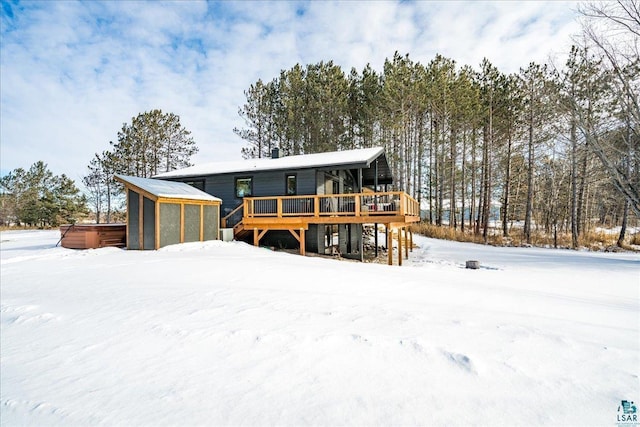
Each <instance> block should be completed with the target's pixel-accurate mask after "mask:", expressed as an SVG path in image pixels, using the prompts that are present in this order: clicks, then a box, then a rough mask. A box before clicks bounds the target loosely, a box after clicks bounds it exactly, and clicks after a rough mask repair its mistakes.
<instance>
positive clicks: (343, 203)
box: [222, 191, 420, 265]
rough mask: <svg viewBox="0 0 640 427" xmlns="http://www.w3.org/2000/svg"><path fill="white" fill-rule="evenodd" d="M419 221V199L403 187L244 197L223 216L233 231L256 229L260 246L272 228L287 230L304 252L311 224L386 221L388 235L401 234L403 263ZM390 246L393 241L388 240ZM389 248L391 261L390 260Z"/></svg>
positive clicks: (254, 234) (223, 222)
mask: <svg viewBox="0 0 640 427" xmlns="http://www.w3.org/2000/svg"><path fill="white" fill-rule="evenodd" d="M419 221H420V206H419V204H418V202H417V201H416V200H415V199H414V198H412V197H411V196H409V195H408V194H406V193H404V192H401V191H394V192H379V193H376V192H367V193H352V194H327V195H303V196H271V197H245V198H244V201H243V204H242V205H240V206H238V208H236V209H235V210H234V211H233V212H231V213H230V214H229V215H227V216H226V217H225V218H223V219H222V227H223V228H227V227H233V228H234V235H235V236H238V235H240V234H242V233H249V232H253V241H254V244H255V245H256V246H257V245H258V244H259V242H260V239H261V238H262V236H264V234H265V233H266V232H267V231H269V230H288V231H289V232H291V234H292V235H293V236H294V237H295V238H296V240H298V241H299V242H300V253H301V254H304V253H305V244H304V239H305V235H304V234H305V231H306V230H308V229H309V224H365V223H366V224H372V223H377V224H383V225H385V227H386V228H387V230H388V231H391V233H388V234H389V235H393V230H394V229H396V230H397V232H398V235H399V236H401V235H402V231H404V232H405V234H404V238H402V237H399V238H398V239H399V240H398V242H399V251H398V263H399V264H400V265H401V264H402V259H401V258H402V257H401V252H402V242H401V240H403V239H404V246H405V252H406V255H407V256H408V249H409V236H410V229H409V227H410V225H411V224H413V223H415V222H419ZM387 247H391V242H390V241H389V242H387ZM391 261H392V259H391V251H389V264H391Z"/></svg>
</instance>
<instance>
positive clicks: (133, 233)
mask: <svg viewBox="0 0 640 427" xmlns="http://www.w3.org/2000/svg"><path fill="white" fill-rule="evenodd" d="M127 200H128V202H127V203H128V205H127V218H128V219H127V247H128V248H129V249H142V248H141V247H140V237H139V232H140V229H139V223H140V218H139V212H140V210H139V209H140V206H139V203H138V193H136V192H135V191H132V190H129V191H128V197H127Z"/></svg>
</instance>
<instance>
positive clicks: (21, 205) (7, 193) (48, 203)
mask: <svg viewBox="0 0 640 427" xmlns="http://www.w3.org/2000/svg"><path fill="white" fill-rule="evenodd" d="M85 214H86V199H85V196H84V195H83V194H82V193H81V192H80V190H79V189H78V188H77V187H76V185H75V183H74V182H73V180H72V179H70V178H69V177H67V176H66V175H64V174H62V175H54V174H53V173H52V172H51V171H50V170H49V168H48V167H47V165H46V164H45V163H44V162H42V161H38V162H36V163H34V164H33V165H32V166H31V167H30V168H29V169H28V170H24V169H22V168H18V169H15V170H13V171H11V172H9V173H8V174H7V175H5V176H3V177H2V178H0V225H3V226H7V225H13V224H15V225H18V226H22V225H24V226H30V227H41V228H45V227H52V226H58V225H60V224H63V223H75V222H76V220H77V219H78V218H80V217H82V216H84V215H85Z"/></svg>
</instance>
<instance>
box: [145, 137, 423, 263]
mask: <svg viewBox="0 0 640 427" xmlns="http://www.w3.org/2000/svg"><path fill="white" fill-rule="evenodd" d="M154 178H155V179H162V180H172V181H179V182H182V183H186V184H189V185H191V186H193V187H195V188H198V189H200V190H203V191H204V192H206V193H208V194H212V195H215V196H216V197H220V198H221V199H222V204H221V215H223V216H224V217H223V218H222V227H223V228H227V227H233V229H234V236H235V237H236V238H237V239H249V240H253V243H254V244H255V245H258V244H259V243H260V242H263V243H268V244H271V245H274V246H289V245H291V244H292V243H293V244H295V245H296V246H298V247H299V248H300V253H302V254H304V253H305V252H306V251H311V252H317V253H321V254H331V253H336V252H338V253H340V254H341V255H342V256H344V257H349V258H356V259H362V257H363V232H362V231H363V224H374V223H377V224H383V225H384V226H385V227H386V229H387V231H388V232H387V236H388V246H390V239H391V236H392V234H393V233H390V232H389V231H392V230H398V231H399V232H402V231H406V230H408V228H409V227H410V225H411V224H412V223H414V222H418V221H419V207H418V203H417V201H416V200H415V199H413V198H412V197H410V196H409V195H408V194H406V193H404V192H401V191H380V190H382V189H387V188H388V185H390V184H392V183H393V179H392V175H391V170H390V168H389V164H388V162H387V159H386V156H385V152H384V149H383V148H379V147H378V148H366V149H357V150H346V151H337V152H330V153H318V154H305V155H296V156H286V157H280V156H279V152H278V150H277V149H276V150H274V151H273V154H272V156H271V158H263V159H249V160H243V161H236V162H222V163H209V164H202V165H198V166H192V167H189V168H185V169H181V170H175V171H171V172H167V173H163V174H160V175H156V176H155V177H154ZM405 236H407V234H406V233H405ZM376 238H377V233H376ZM407 238H408V237H405V238H404V240H405V242H404V245H405V252H406V251H407V246H408V245H407V243H408V242H407V241H406V239H407ZM402 240H403V239H400V240H399V242H400V244H402V243H403V242H402ZM399 252H401V251H399ZM398 259H399V263H400V264H401V262H402V260H401V257H400V256H399V258H398ZM389 261H390V262H391V252H389Z"/></svg>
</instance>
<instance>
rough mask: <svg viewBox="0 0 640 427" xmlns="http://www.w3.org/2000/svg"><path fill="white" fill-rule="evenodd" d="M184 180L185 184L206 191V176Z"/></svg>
mask: <svg viewBox="0 0 640 427" xmlns="http://www.w3.org/2000/svg"><path fill="white" fill-rule="evenodd" d="M182 182H184V183H185V184H187V185H190V186H192V187H194V188H197V189H198V190H200V191H204V182H205V180H204V178H202V179H190V180H188V181H182Z"/></svg>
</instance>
